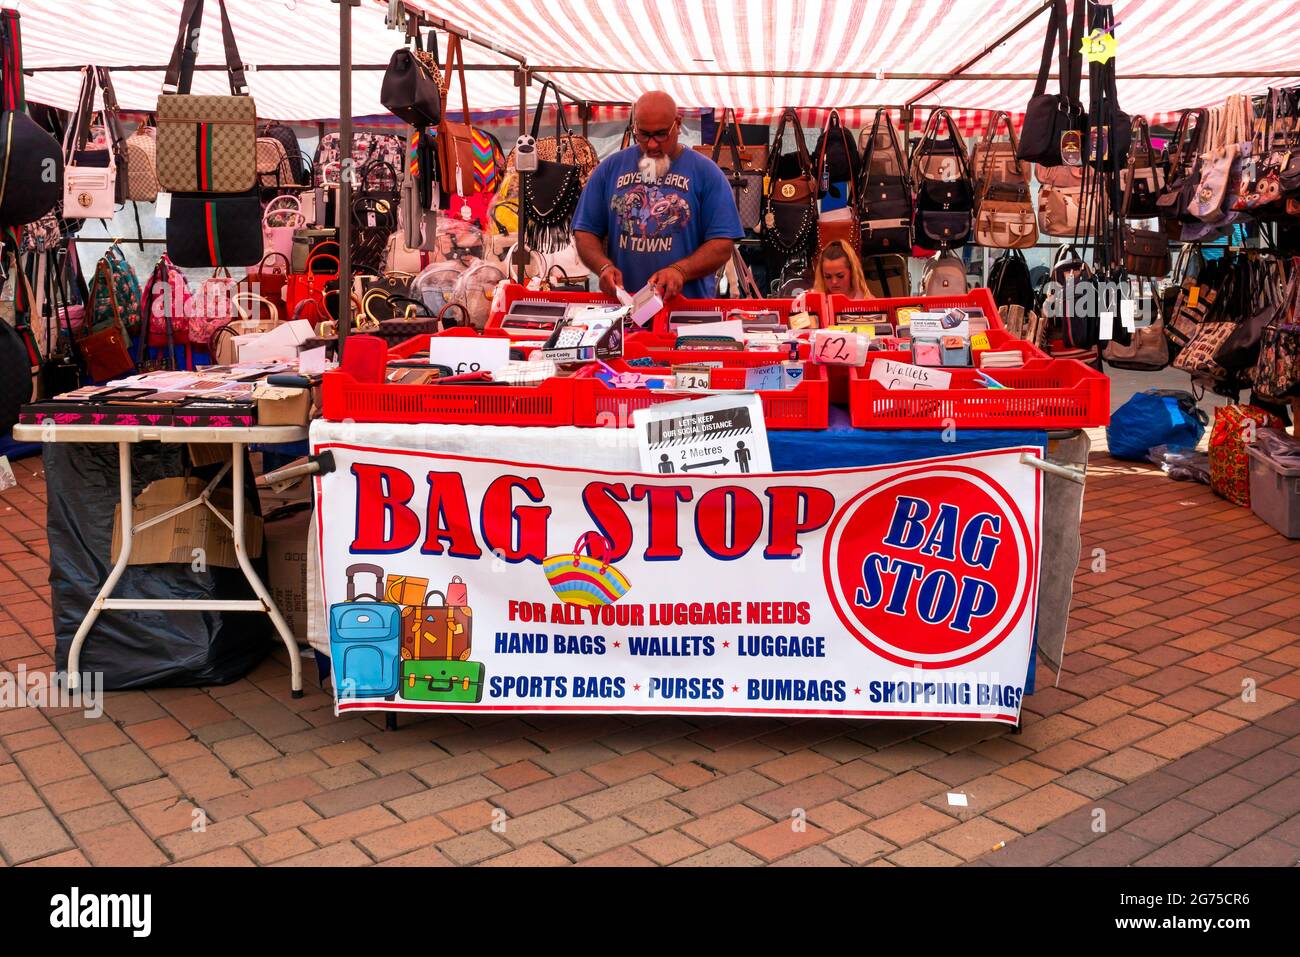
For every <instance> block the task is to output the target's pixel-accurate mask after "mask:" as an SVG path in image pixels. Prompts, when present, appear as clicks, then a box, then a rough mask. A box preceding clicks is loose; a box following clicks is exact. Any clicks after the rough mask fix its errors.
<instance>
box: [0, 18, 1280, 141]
mask: <svg viewBox="0 0 1300 957" xmlns="http://www.w3.org/2000/svg"><path fill="white" fill-rule="evenodd" d="M183 2H184V0H77V2H76V3H72V2H71V0H23V2H22V4H21V7H20V8H19V12H20V13H21V15H22V18H23V20H22V22H23V40H24V47H25V49H24V58H25V61H26V65H27V66H28V68H37V69H39V68H41V67H52V66H74V67H79V66H81V65H83V64H88V63H93V64H99V65H104V66H123V65H131V66H135V65H163V64H166V62H167V61H168V60H169V59H170V56H171V46H172V43H173V42H174V40H175V37H176V27H177V25H178V24H179V21H180V12H181V7H182V6H183ZM405 2H406V3H407V5H408V6H409V7H412V8H420V9H422V10H424V11H427V12H428V13H429V14H431V15H433V16H434V17H438V18H445V19H446V21H447V22H448V23H450V24H452V25H454V26H456V27H458V28H459V29H461V30H463V31H465V32H467V33H468V34H469V35H470V36H471V38H472V39H473V40H474V41H475V42H471V43H466V44H465V45H464V50H465V59H466V62H467V63H470V64H493V65H496V66H500V67H503V68H504V69H502V70H501V71H500V72H497V71H490V72H489V71H477V70H476V71H470V72H469V73H468V74H467V80H468V87H469V94H470V105H471V107H472V108H473V110H474V111H475V112H476V113H480V112H481V113H485V114H494V113H495V114H500V113H502V112H507V113H513V112H514V111H517V110H518V106H519V91H518V89H517V88H516V87H515V86H514V82H513V77H512V76H511V73H510V71H509V68H510V67H511V66H512V65H513V63H514V61H513V60H512V59H511V58H510V57H509V56H506V55H505V53H506V52H507V51H508V52H511V53H515V54H518V55H521V56H523V57H524V58H525V59H526V60H527V62H528V64H529V67H530V68H532V69H535V70H536V71H537V73H538V74H539V75H540V76H542V77H550V78H553V79H555V80H556V81H557V82H558V83H559V84H560V85H561V86H563V87H564V88H565V89H566V90H568V91H569V92H570V93H572V94H573V95H575V96H577V97H579V98H581V99H584V100H588V101H591V102H593V103H601V104H604V103H611V102H613V103H628V102H631V101H633V100H635V99H636V98H637V97H638V96H640V95H641V94H642V93H644V92H645V91H647V90H652V89H662V90H665V91H667V92H668V93H669V94H671V95H672V96H673V98H674V99H676V100H677V102H678V104H679V105H680V106H682V107H683V108H686V109H712V108H715V107H720V106H732V107H735V108H736V109H737V110H739V111H741V115H742V118H743V119H750V120H757V121H759V122H762V120H763V119H765V118H771V117H772V116H774V115H775V114H777V113H779V111H780V110H781V109H782V108H783V107H785V106H795V107H797V108H800V109H801V111H802V114H801V115H804V116H807V117H808V120H807V122H808V125H809V126H813V127H817V126H820V124H821V122H822V112H823V111H824V110H825V108H827V107H830V106H834V105H837V104H843V105H845V106H854V105H856V106H861V105H863V104H872V103H880V104H891V105H900V104H903V103H907V102H910V101H913V100H915V101H916V102H917V105H918V106H919V107H920V108H921V109H920V110H919V111H918V117H920V116H923V115H924V111H925V110H927V109H928V108H930V107H934V106H937V105H942V104H952V105H953V107H954V108H955V109H954V110H953V116H954V119H956V120H957V121H958V123H959V125H960V126H961V128H962V130H963V132H966V133H968V134H970V135H974V134H976V133H978V132H980V131H982V130H983V127H984V124H985V123H986V122H987V114H986V113H984V112H982V111H985V110H996V109H1002V110H1007V111H1009V112H1011V113H1013V114H1018V113H1021V112H1023V110H1024V108H1025V104H1026V103H1027V102H1028V100H1029V97H1030V95H1031V93H1032V91H1033V85H1034V84H1033V76H1034V75H1035V74H1036V72H1037V69H1038V62H1039V57H1040V55H1041V52H1042V38H1043V34H1044V31H1045V30H1046V24H1047V13H1046V11H1045V10H1042V11H1041V12H1039V13H1038V15H1037V16H1035V17H1033V19H1032V20H1031V21H1030V22H1029V23H1028V24H1027V25H1026V26H1024V27H1023V28H1022V29H1021V30H1020V31H1019V32H1017V33H1016V34H1015V35H1014V36H1012V37H1011V38H1009V39H1007V40H1006V41H1005V42H1002V43H1000V44H998V45H996V46H994V47H993V49H992V50H991V51H990V52H988V53H987V54H985V55H983V56H981V55H980V54H981V53H983V51H985V50H986V49H988V48H989V47H990V46H992V45H993V44H994V43H995V41H997V40H998V39H999V38H1001V37H1002V36H1003V35H1005V34H1006V33H1007V32H1008V31H1010V30H1012V28H1013V27H1014V26H1015V25H1016V24H1017V23H1020V22H1021V21H1023V20H1025V19H1026V18H1028V17H1030V16H1031V15H1032V14H1033V13H1034V11H1035V10H1040V9H1041V7H1042V3H1043V0H540V2H539V0H405ZM1072 2H1074V0H1067V3H1072ZM1078 2H1086V0H1078ZM227 6H228V8H229V10H230V15H231V19H232V21H233V25H234V29H235V34H236V37H237V39H238V43H239V49H240V53H241V56H242V58H243V59H244V61H245V62H246V63H247V64H249V66H250V72H249V74H248V80H249V86H250V88H251V90H252V93H253V95H254V96H255V97H256V99H257V106H258V113H259V115H261V116H263V117H265V118H267V119H281V120H319V119H330V118H334V117H337V116H338V113H339V83H338V73H337V70H336V69H331V68H330V67H331V66H334V65H336V64H337V63H338V53H339V34H338V18H339V6H338V4H337V3H334V2H331V0H227ZM387 8H388V3H387V0H363V3H362V5H361V6H359V7H357V8H356V9H355V10H354V11H353V16H352V22H353V39H352V57H353V62H354V63H357V64H361V65H366V66H370V67H376V66H381V65H382V64H385V63H387V62H388V58H389V56H390V55H391V54H392V51H393V50H394V49H395V48H396V47H398V46H399V45H401V43H402V42H403V38H402V35H401V34H400V33H397V32H394V31H392V30H389V29H387V28H386V27H385V24H384V19H385V12H386V10H387ZM1114 8H1115V16H1116V19H1117V20H1118V21H1119V22H1118V27H1117V30H1116V35H1117V39H1118V41H1119V53H1118V65H1119V73H1120V77H1121V79H1120V80H1119V99H1120V102H1121V104H1122V106H1123V107H1124V109H1125V110H1127V111H1128V112H1129V113H1132V114H1143V115H1148V116H1150V115H1153V114H1155V115H1159V114H1165V115H1166V118H1167V114H1169V113H1171V112H1172V111H1176V110H1180V109H1185V108H1190V107H1198V106H1207V105H1214V104H1217V103H1220V102H1222V101H1223V99H1224V98H1225V97H1227V96H1228V95H1229V94H1233V93H1248V92H1254V93H1258V92H1262V91H1263V90H1264V89H1266V88H1267V87H1269V86H1288V85H1292V86H1293V85H1300V47H1297V45H1296V40H1295V29H1294V27H1295V25H1296V24H1297V23H1300V0H1232V2H1231V3H1219V2H1202V3H1192V2H1191V0H1115V2H1114ZM493 45H495V49H493V48H492V47H493ZM968 61H974V62H973V63H971V65H970V66H969V68H968V69H967V71H966V73H967V74H968V76H966V77H963V78H957V79H954V80H951V81H949V82H947V83H945V84H943V85H942V86H940V87H939V88H938V89H937V90H936V91H935V92H933V93H931V94H927V95H924V96H922V94H923V93H925V91H926V90H927V89H928V88H929V87H930V86H931V85H932V84H933V83H934V82H935V80H934V79H933V78H932V77H935V76H939V77H943V76H947V75H950V74H951V73H952V72H953V71H955V70H956V69H957V68H958V67H960V66H961V65H962V64H965V63H967V62H968ZM199 62H200V63H201V64H221V63H223V62H224V57H223V52H222V45H221V42H220V29H219V19H218V11H217V5H216V3H215V2H213V3H209V4H208V5H207V9H206V10H205V22H204V32H203V42H202V44H201V51H200V55H199ZM285 64H289V65H298V64H310V65H323V66H324V67H325V68H324V69H313V70H298V71H279V70H274V71H272V70H258V69H257V67H258V65H263V66H265V65H285ZM566 67H567V68H568V69H567V70H565V69H562V68H566ZM548 68H550V69H548ZM575 71H576V72H575ZM582 71H587V72H582ZM1261 72H1262V73H1277V74H1279V75H1278V76H1276V77H1267V76H1265V77H1260V76H1258V75H1256V76H1246V75H1243V74H1245V73H1256V74H1258V73H1261ZM760 73H775V74H783V75H779V76H758V75H752V74H760ZM733 74H747V75H733ZM847 74H853V75H847ZM1171 74H1172V75H1185V74H1191V75H1192V76H1191V77H1187V76H1183V77H1182V78H1178V77H1177V76H1171ZM986 75H992V76H995V77H1005V78H1001V79H997V78H995V79H988V78H986ZM908 77H910V78H908ZM382 79H383V71H382V69H361V70H357V71H356V72H355V73H354V74H353V82H352V112H353V115H355V116H368V115H375V114H380V113H382V112H383V108H382V106H381V104H380V102H379V89H380V84H381V82H382ZM162 80H163V74H162V71H161V70H158V71H130V72H127V71H117V72H115V73H114V75H113V82H114V86H115V88H116V92H117V96H118V101H119V102H120V103H121V105H122V107H123V108H124V109H133V110H152V109H153V108H154V105H155V103H156V101H157V96H158V93H159V91H160V89H161V87H162ZM79 87H80V76H79V74H78V73H77V72H75V71H74V72H67V73H47V72H37V73H35V74H34V75H32V76H30V77H29V78H28V82H27V95H28V99H30V100H31V101H33V102H43V103H50V104H53V105H55V106H60V107H64V108H69V107H71V106H73V105H74V104H75V102H76V98H77V93H78V90H79ZM1050 88H1052V89H1054V88H1055V81H1054V80H1053V81H1051V86H1050ZM227 89H228V87H227V84H226V79H225V75H224V73H223V72H221V71H214V72H200V73H197V74H196V75H195V81H194V92H196V93H221V92H225V91H226V90H227ZM538 90H539V85H538V84H537V83H534V84H533V86H532V89H531V91H530V95H529V100H530V102H532V101H534V100H535V99H536V95H537V92H538ZM1084 100H1085V102H1086V100H1087V92H1086V89H1085V92H1084ZM452 106H453V108H455V109H459V106H460V103H459V97H458V96H455V95H454V96H453V97H452ZM624 115H626V114H625V113H622V112H620V108H618V107H606V106H601V107H598V109H597V111H596V113H595V119H597V120H598V121H599V120H612V119H617V118H620V117H622V116H624ZM871 115H872V111H871V110H866V109H857V110H847V111H846V112H845V115H844V119H845V124H846V125H847V126H850V127H853V128H859V127H861V126H863V125H866V124H867V123H869V122H870V120H871Z"/></svg>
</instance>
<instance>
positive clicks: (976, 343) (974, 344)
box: [970, 332, 989, 349]
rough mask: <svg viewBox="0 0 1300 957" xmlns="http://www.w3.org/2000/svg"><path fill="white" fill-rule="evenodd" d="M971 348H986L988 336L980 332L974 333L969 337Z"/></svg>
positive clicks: (987, 346)
mask: <svg viewBox="0 0 1300 957" xmlns="http://www.w3.org/2000/svg"><path fill="white" fill-rule="evenodd" d="M970 347H971V349H988V348H989V337H988V336H987V335H985V334H984V333H982V332H979V333H976V334H975V335H973V336H971V337H970Z"/></svg>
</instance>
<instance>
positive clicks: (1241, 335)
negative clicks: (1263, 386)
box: [1214, 259, 1300, 373]
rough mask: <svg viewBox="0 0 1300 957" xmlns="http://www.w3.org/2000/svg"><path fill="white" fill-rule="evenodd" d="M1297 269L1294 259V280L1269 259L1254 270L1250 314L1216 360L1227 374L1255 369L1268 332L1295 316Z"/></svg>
mask: <svg viewBox="0 0 1300 957" xmlns="http://www.w3.org/2000/svg"><path fill="white" fill-rule="evenodd" d="M1297 266H1300V260H1298V259H1292V260H1291V279H1290V281H1286V280H1285V279H1284V274H1283V272H1282V270H1281V267H1280V264H1279V263H1278V262H1277V260H1269V261H1268V262H1267V263H1263V264H1260V265H1259V267H1258V269H1256V270H1254V278H1255V280H1256V281H1255V282H1254V284H1253V285H1254V287H1255V288H1254V289H1253V290H1252V294H1251V296H1250V297H1249V305H1250V311H1249V314H1248V315H1247V316H1245V317H1244V319H1243V320H1242V321H1241V322H1239V323H1237V328H1236V329H1235V330H1234V331H1233V333H1232V335H1230V336H1229V337H1228V339H1227V341H1226V342H1224V344H1223V347H1222V348H1221V349H1220V350H1219V351H1218V353H1216V355H1215V357H1214V358H1215V361H1216V362H1218V364H1219V365H1220V366H1222V367H1223V369H1224V370H1225V371H1226V372H1228V373H1238V372H1245V371H1246V370H1247V369H1250V368H1253V367H1254V366H1255V364H1256V362H1257V361H1258V359H1259V349H1260V343H1261V342H1262V341H1263V339H1264V330H1265V329H1266V328H1268V327H1269V326H1270V325H1275V324H1277V323H1280V322H1284V321H1286V319H1287V318H1288V317H1289V316H1293V315H1295V311H1296V302H1297V299H1296V297H1297V295H1298V294H1300V287H1298V286H1297V278H1296V277H1297V275H1300V272H1298V271H1297V268H1296V267H1297Z"/></svg>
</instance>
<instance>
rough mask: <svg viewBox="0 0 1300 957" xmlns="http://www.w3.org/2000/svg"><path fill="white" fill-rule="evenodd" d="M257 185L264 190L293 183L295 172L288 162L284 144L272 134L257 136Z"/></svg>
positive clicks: (279, 187) (280, 187)
mask: <svg viewBox="0 0 1300 957" xmlns="http://www.w3.org/2000/svg"><path fill="white" fill-rule="evenodd" d="M256 149H257V185H258V186H259V187H261V188H262V189H265V190H278V189H283V188H286V187H289V186H292V185H293V184H294V179H295V178H296V174H295V173H294V169H293V167H292V166H291V165H290V163H289V154H288V153H286V152H285V150H284V144H283V143H281V142H280V141H279V140H278V139H276V138H275V137H274V136H259V137H258V138H257V147H256Z"/></svg>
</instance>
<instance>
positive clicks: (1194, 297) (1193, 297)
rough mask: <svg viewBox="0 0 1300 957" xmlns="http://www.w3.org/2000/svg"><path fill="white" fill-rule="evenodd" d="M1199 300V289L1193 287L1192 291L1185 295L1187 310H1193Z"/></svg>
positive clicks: (1198, 287)
mask: <svg viewBox="0 0 1300 957" xmlns="http://www.w3.org/2000/svg"><path fill="white" fill-rule="evenodd" d="M1200 299H1201V287H1200V286H1193V287H1192V291H1191V292H1189V293H1188V294H1187V308H1188V309H1195V308H1196V304H1197V303H1198V302H1200Z"/></svg>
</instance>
